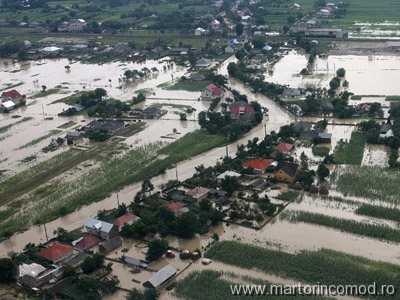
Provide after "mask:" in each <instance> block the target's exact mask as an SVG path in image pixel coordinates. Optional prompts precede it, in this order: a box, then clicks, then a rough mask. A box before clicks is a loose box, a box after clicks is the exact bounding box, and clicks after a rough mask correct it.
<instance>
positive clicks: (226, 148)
mask: <svg viewBox="0 0 400 300" xmlns="http://www.w3.org/2000/svg"><path fill="white" fill-rule="evenodd" d="M225 150H226V156H227V157H228V156H229V155H228V143H226V145H225Z"/></svg>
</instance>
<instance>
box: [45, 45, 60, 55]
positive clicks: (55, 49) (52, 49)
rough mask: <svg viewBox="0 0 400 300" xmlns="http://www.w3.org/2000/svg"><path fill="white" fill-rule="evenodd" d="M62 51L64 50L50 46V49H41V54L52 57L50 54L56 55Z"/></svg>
mask: <svg viewBox="0 0 400 300" xmlns="http://www.w3.org/2000/svg"><path fill="white" fill-rule="evenodd" d="M62 50H63V49H62V48H58V47H56V46H49V47H44V48H42V49H40V52H42V53H44V54H47V55H50V54H56V53H58V52H60V51H62Z"/></svg>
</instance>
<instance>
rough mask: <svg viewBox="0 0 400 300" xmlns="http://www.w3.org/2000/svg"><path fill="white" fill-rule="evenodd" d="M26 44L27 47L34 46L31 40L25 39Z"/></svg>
mask: <svg viewBox="0 0 400 300" xmlns="http://www.w3.org/2000/svg"><path fill="white" fill-rule="evenodd" d="M24 46H25V49H29V48H30V47H32V43H31V41H29V40H25V41H24Z"/></svg>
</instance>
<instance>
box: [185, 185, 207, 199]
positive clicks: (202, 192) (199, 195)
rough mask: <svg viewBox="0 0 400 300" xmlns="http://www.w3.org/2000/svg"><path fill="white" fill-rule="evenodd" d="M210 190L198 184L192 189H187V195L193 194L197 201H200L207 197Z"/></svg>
mask: <svg viewBox="0 0 400 300" xmlns="http://www.w3.org/2000/svg"><path fill="white" fill-rule="evenodd" d="M209 191H210V190H209V189H208V188H205V187H201V186H198V187H195V188H194V189H192V190H190V191H187V192H186V195H189V196H192V197H193V198H194V199H196V200H197V201H200V200H202V199H204V198H206V197H207V195H208V192H209Z"/></svg>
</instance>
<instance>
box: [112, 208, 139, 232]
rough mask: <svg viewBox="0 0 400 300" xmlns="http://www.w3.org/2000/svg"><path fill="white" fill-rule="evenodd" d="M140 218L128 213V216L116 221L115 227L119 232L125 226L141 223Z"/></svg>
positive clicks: (125, 215)
mask: <svg viewBox="0 0 400 300" xmlns="http://www.w3.org/2000/svg"><path fill="white" fill-rule="evenodd" d="M139 220H140V217H138V216H136V215H134V214H133V213H130V212H127V213H126V214H124V215H122V216H120V217H119V218H118V219H116V220H115V221H114V223H113V224H114V225H115V226H117V227H118V230H119V231H121V230H122V227H123V226H124V225H125V224H128V225H132V224H133V223H135V222H136V221H139Z"/></svg>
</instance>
